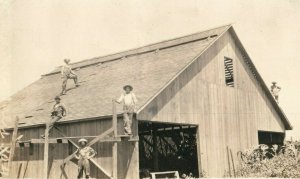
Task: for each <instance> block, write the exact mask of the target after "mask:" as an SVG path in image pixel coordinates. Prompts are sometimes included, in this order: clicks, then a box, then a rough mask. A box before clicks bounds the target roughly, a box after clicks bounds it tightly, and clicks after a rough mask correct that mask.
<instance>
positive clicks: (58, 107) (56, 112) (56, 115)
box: [42, 96, 67, 138]
mask: <svg viewBox="0 0 300 179" xmlns="http://www.w3.org/2000/svg"><path fill="white" fill-rule="evenodd" d="M54 99H55V104H54V106H53V109H52V112H51V121H50V123H49V132H48V134H50V131H51V130H52V128H53V126H54V123H55V122H57V121H58V120H60V119H61V118H63V117H65V116H66V115H67V110H66V107H65V105H64V104H63V103H61V102H60V97H59V96H56V97H55V98H54ZM44 137H45V135H42V138H44Z"/></svg>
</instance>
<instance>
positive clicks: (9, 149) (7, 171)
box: [0, 116, 23, 177]
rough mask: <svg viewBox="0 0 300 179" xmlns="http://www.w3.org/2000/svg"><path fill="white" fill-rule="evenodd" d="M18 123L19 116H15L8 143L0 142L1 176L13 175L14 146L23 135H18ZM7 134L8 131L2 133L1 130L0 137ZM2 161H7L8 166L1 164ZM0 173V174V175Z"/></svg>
mask: <svg viewBox="0 0 300 179" xmlns="http://www.w3.org/2000/svg"><path fill="white" fill-rule="evenodd" d="M18 124H19V117H18V116H17V117H16V120H15V124H14V129H13V135H12V138H11V142H10V144H7V145H5V144H1V145H0V156H1V160H2V162H1V163H0V165H1V166H0V168H1V169H2V171H0V172H1V173H0V174H1V175H2V176H8V177H13V173H12V161H13V157H14V153H15V148H16V143H17V142H18V141H19V140H20V139H21V138H22V137H23V135H20V136H18ZM1 130H2V131H4V132H5V130H4V129H1ZM3 134H4V135H9V134H8V133H6V132H5V133H2V132H1V137H2V138H5V136H4V135H3ZM3 162H8V168H5V167H4V165H3ZM1 175H0V176H1Z"/></svg>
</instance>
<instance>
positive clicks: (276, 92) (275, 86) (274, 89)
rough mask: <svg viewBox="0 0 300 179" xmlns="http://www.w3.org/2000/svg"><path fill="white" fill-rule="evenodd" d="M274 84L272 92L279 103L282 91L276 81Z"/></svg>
mask: <svg viewBox="0 0 300 179" xmlns="http://www.w3.org/2000/svg"><path fill="white" fill-rule="evenodd" d="M272 84H273V85H272V86H271V88H270V91H271V93H272V95H273V96H274V98H275V100H276V102H277V103H278V93H279V91H280V90H281V87H279V86H277V85H276V82H275V81H274V82H272Z"/></svg>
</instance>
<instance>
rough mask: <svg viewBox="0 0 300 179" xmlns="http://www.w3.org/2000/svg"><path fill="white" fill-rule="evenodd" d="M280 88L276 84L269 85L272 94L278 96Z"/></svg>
mask: <svg viewBox="0 0 300 179" xmlns="http://www.w3.org/2000/svg"><path fill="white" fill-rule="evenodd" d="M280 90H281V88H280V87H278V86H271V92H272V94H273V95H274V96H278V93H279V91H280Z"/></svg>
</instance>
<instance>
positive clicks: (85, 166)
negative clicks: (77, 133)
mask: <svg viewBox="0 0 300 179" xmlns="http://www.w3.org/2000/svg"><path fill="white" fill-rule="evenodd" d="M78 143H79V145H80V146H79V148H78V150H77V152H76V155H75V158H76V159H78V178H83V172H84V173H85V178H89V177H90V162H89V159H90V158H93V157H94V156H95V155H96V154H97V152H96V151H95V150H94V149H92V148H91V147H89V146H87V140H86V139H83V138H82V139H79V140H78Z"/></svg>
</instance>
